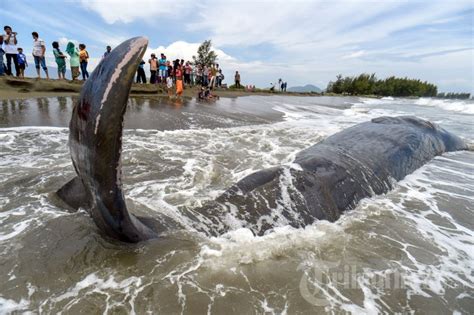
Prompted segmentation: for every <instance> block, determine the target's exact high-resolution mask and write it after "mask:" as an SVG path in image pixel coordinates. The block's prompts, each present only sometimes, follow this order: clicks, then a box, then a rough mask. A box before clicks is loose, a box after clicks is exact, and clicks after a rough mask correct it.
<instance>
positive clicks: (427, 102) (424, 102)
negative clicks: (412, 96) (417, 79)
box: [415, 98, 474, 115]
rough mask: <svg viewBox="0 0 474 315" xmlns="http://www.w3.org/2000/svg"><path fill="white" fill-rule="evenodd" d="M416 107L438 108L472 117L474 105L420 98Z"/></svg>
mask: <svg viewBox="0 0 474 315" xmlns="http://www.w3.org/2000/svg"><path fill="white" fill-rule="evenodd" d="M415 104H416V105H420V106H431V107H438V108H441V109H444V110H447V111H453V112H460V113H464V114H470V115H474V103H473V102H472V101H469V100H466V101H464V100H444V99H435V98H420V99H418V100H416V101H415Z"/></svg>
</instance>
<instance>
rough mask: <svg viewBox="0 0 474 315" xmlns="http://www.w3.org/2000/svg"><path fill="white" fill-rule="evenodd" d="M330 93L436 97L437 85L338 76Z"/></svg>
mask: <svg viewBox="0 0 474 315" xmlns="http://www.w3.org/2000/svg"><path fill="white" fill-rule="evenodd" d="M327 92H328V93H336V94H350V95H377V96H436V95H437V93H438V88H437V87H436V85H434V84H431V83H428V82H426V81H425V82H422V81H420V80H415V79H408V78H396V77H393V76H392V77H389V78H386V79H383V80H379V79H377V78H376V77H375V73H373V74H366V73H363V74H360V75H359V76H355V77H345V78H343V77H342V75H338V76H337V77H336V81H334V82H333V81H331V82H329V84H328V87H327Z"/></svg>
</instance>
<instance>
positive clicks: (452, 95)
mask: <svg viewBox="0 0 474 315" xmlns="http://www.w3.org/2000/svg"><path fill="white" fill-rule="evenodd" d="M436 97H439V98H456V99H460V100H467V99H469V98H470V97H471V93H439V94H438V95H437V96H436Z"/></svg>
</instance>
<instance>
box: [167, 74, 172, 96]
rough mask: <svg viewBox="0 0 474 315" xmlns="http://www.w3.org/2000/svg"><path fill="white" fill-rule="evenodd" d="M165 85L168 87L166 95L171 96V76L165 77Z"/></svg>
mask: <svg viewBox="0 0 474 315" xmlns="http://www.w3.org/2000/svg"><path fill="white" fill-rule="evenodd" d="M166 87H167V89H168V97H169V98H171V97H172V96H173V78H172V77H166Z"/></svg>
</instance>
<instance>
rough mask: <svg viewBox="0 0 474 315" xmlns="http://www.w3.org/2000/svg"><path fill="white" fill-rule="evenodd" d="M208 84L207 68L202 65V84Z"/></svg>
mask: <svg viewBox="0 0 474 315" xmlns="http://www.w3.org/2000/svg"><path fill="white" fill-rule="evenodd" d="M208 84H209V68H208V67H207V65H204V66H203V67H202V85H203V86H208Z"/></svg>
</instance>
